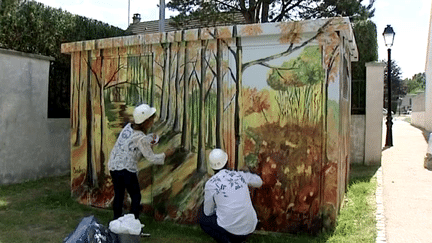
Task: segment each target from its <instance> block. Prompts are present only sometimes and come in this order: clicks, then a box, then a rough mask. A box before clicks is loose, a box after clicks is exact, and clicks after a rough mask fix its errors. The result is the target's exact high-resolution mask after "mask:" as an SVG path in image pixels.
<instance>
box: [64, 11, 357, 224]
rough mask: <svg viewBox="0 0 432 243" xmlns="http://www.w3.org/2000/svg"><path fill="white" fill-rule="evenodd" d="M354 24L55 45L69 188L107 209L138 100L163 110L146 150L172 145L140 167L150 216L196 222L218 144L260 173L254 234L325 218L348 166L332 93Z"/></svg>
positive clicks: (333, 209) (340, 106)
mask: <svg viewBox="0 0 432 243" xmlns="http://www.w3.org/2000/svg"><path fill="white" fill-rule="evenodd" d="M350 31H351V27H350V25H349V20H348V19H345V18H334V19H323V20H316V21H304V22H286V23H272V24H255V25H244V26H225V27H217V28H201V29H195V30H184V31H179V32H169V33H157V34H147V35H143V36H128V37H121V38H113V39H102V40H94V41H91V42H79V43H66V44H63V45H62V51H63V52H64V53H70V54H71V58H72V65H73V66H72V78H71V82H72V83H71V86H72V88H73V92H72V97H71V100H72V104H73V109H72V111H71V113H72V122H71V128H72V138H71V139H72V143H71V145H72V165H71V166H72V172H71V173H72V191H73V192H74V195H75V196H76V197H78V198H79V200H80V201H81V202H82V203H85V204H89V205H93V206H99V207H107V206H109V204H110V203H111V200H112V196H113V192H112V188H111V187H112V184H111V178H110V177H109V173H108V169H107V168H106V162H107V160H108V155H109V152H110V149H111V148H112V146H113V145H114V142H115V140H116V137H117V136H118V132H119V131H120V129H121V127H122V125H123V124H124V123H125V122H127V121H128V120H129V119H130V115H131V113H132V111H133V108H134V107H135V105H137V104H139V103H142V102H146V103H149V104H151V105H153V106H155V107H156V108H157V110H158V114H159V120H158V121H157V123H156V124H155V127H154V129H153V131H151V132H154V133H157V134H159V136H160V142H159V144H158V145H157V146H155V147H154V150H155V151H156V152H161V151H163V150H164V149H165V148H166V147H167V146H175V147H176V148H177V149H176V152H175V155H174V156H173V158H170V159H168V160H167V161H166V163H165V165H163V166H152V165H150V164H149V163H148V162H147V161H146V160H145V159H143V160H142V161H140V162H139V165H138V167H139V175H138V177H139V180H140V185H141V189H142V190H141V192H142V195H143V197H142V204H143V205H145V207H144V209H145V211H149V212H152V213H154V216H155V218H156V219H173V220H176V221H178V222H189V223H194V222H196V221H197V218H198V216H199V212H200V210H199V208H200V207H201V204H202V201H203V198H202V196H203V186H204V183H205V182H206V180H207V179H208V178H209V176H210V175H211V173H212V172H211V171H210V170H209V168H207V166H206V164H207V156H208V153H209V152H210V151H211V149H213V148H215V147H218V148H223V149H224V150H226V151H227V153H228V154H229V157H230V161H229V166H230V168H235V169H241V168H244V167H248V168H249V169H250V170H252V171H255V172H257V173H259V174H260V175H261V176H262V178H263V180H264V182H265V183H264V186H263V188H261V189H256V190H254V192H253V193H252V197H253V200H254V204H255V207H256V209H257V212H258V217H259V219H260V221H261V224H260V226H259V229H260V230H269V231H281V232H298V231H307V232H316V231H317V230H319V229H320V228H322V227H323V226H331V225H332V224H334V222H335V217H336V213H337V210H338V207H339V206H340V205H339V204H340V200H341V195H343V191H344V190H345V186H346V185H345V184H344V183H345V182H341V179H344V178H346V173H347V168H348V167H347V166H346V163H347V161H348V160H346V158H345V157H346V156H347V154H348V153H347V151H348V150H347V149H346V144H347V143H348V142H347V140H346V139H341V138H345V137H346V136H347V134H348V135H349V133H348V131H346V130H347V126H346V124H345V123H346V122H347V121H349V119H342V117H344V116H345V117H347V116H348V115H349V114H348V113H349V110H347V111H346V110H345V103H346V101H341V99H340V97H339V96H338V94H339V93H338V92H339V90H340V89H341V87H342V86H341V83H345V82H344V81H343V80H346V77H345V76H348V75H347V73H346V72H343V73H341V71H340V70H342V69H343V68H341V67H342V66H344V68H345V66H346V68H347V70H349V68H350V67H349V65H344V64H343V63H345V62H346V60H348V62H349V61H351V60H353V59H355V58H352V57H351V55H353V53H354V54H356V53H355V43H353V42H350V40H352V39H353V36H352V32H350ZM352 49H354V51H352ZM342 57H344V58H342ZM341 60H344V62H342V61H341ZM260 68H261V69H260ZM348 79H349V77H348ZM342 93H344V92H342ZM335 94H336V95H335ZM342 96H343V95H342ZM344 102H345V103H344ZM346 112H348V113H346ZM330 133H331V134H330ZM341 141H342V142H341ZM344 146H345V147H344ZM342 147H344V149H341V148H342ZM90 182H91V183H90ZM341 193H342V194H341ZM327 221H328V222H327Z"/></svg>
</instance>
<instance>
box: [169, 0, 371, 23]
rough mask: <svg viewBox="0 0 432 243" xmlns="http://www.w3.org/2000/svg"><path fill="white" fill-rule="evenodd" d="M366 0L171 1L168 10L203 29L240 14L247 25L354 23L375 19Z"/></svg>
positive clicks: (180, 19)
mask: <svg viewBox="0 0 432 243" xmlns="http://www.w3.org/2000/svg"><path fill="white" fill-rule="evenodd" d="M362 2H363V0H342V1H341V0H324V1H323V0H207V1H202V0H171V1H170V2H169V3H168V4H167V7H168V8H169V9H171V10H175V11H178V12H179V15H178V16H176V17H174V18H173V20H174V22H176V23H177V24H180V25H182V23H186V22H188V21H190V20H192V19H194V20H198V21H199V22H200V23H201V24H203V25H214V23H217V22H229V20H230V19H231V20H233V19H234V15H228V14H226V13H241V14H242V15H243V17H244V19H245V20H246V22H247V23H249V24H250V23H265V22H279V21H293V20H300V19H314V18H322V17H335V16H348V17H351V18H352V19H356V20H357V19H368V18H371V17H373V15H374V9H373V3H374V2H375V0H370V1H369V4H368V5H366V6H365V5H363V4H362Z"/></svg>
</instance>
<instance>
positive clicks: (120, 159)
mask: <svg viewBox="0 0 432 243" xmlns="http://www.w3.org/2000/svg"><path fill="white" fill-rule="evenodd" d="M152 141H153V137H152V136H147V135H145V134H144V133H143V132H142V131H138V130H134V129H133V128H132V125H131V124H130V123H128V124H127V125H126V126H125V127H124V128H123V130H122V131H121V132H120V135H119V137H118V138H117V141H116V143H115V145H114V148H113V149H112V151H111V155H110V159H109V162H108V168H109V170H123V169H126V170H128V171H130V172H138V167H137V163H138V161H139V160H140V159H141V158H142V156H144V157H145V158H146V159H147V160H148V161H150V163H152V164H157V165H163V164H164V160H165V154H164V153H160V154H155V153H153V150H152V148H151V142H152Z"/></svg>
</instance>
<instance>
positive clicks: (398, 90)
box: [384, 60, 407, 110]
mask: <svg viewBox="0 0 432 243" xmlns="http://www.w3.org/2000/svg"><path fill="white" fill-rule="evenodd" d="M387 63H388V62H387V61H385V64H386V67H385V69H384V107H387V98H388V95H387V84H388V78H387V77H388V76H387V75H388V65H387ZM390 69H391V70H390V75H391V76H390V78H391V99H392V110H396V106H397V100H398V98H399V97H403V96H405V95H406V94H407V88H406V86H405V85H404V82H403V80H402V78H401V77H402V71H401V68H400V67H399V66H398V65H397V64H396V61H394V60H391V63H390Z"/></svg>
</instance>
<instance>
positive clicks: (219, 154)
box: [209, 149, 228, 170]
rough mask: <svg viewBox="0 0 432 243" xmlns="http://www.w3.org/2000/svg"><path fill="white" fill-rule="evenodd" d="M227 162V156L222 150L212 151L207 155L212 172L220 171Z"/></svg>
mask: <svg viewBox="0 0 432 243" xmlns="http://www.w3.org/2000/svg"><path fill="white" fill-rule="evenodd" d="M227 161H228V154H227V153H225V151H223V150H222V149H213V150H212V151H211V152H210V155H209V164H210V167H211V168H212V169H213V170H220V169H222V168H223V167H224V166H225V165H226V163H227Z"/></svg>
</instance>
